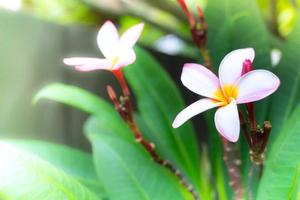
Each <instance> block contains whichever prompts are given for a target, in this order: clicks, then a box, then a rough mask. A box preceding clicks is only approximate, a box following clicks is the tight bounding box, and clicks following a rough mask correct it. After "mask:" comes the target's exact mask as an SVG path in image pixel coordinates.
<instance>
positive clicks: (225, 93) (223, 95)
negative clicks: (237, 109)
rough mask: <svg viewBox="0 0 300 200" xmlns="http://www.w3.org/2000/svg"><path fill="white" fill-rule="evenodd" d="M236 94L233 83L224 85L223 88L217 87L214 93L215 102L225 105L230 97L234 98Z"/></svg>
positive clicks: (236, 90)
mask: <svg viewBox="0 0 300 200" xmlns="http://www.w3.org/2000/svg"><path fill="white" fill-rule="evenodd" d="M237 96H238V88H237V87H236V86H234V85H225V86H223V88H218V90H217V91H216V92H215V94H214V99H215V101H216V102H221V103H222V104H221V106H226V105H227V104H229V103H230V100H231V98H233V99H236V98H237Z"/></svg>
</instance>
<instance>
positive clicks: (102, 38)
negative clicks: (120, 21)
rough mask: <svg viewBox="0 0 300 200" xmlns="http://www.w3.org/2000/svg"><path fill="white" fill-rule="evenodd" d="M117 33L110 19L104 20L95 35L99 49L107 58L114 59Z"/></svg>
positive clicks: (117, 39) (117, 38) (117, 40)
mask: <svg viewBox="0 0 300 200" xmlns="http://www.w3.org/2000/svg"><path fill="white" fill-rule="evenodd" d="M118 42H119V34H118V31H117V29H116V27H115V25H114V24H113V23H112V22H111V21H106V22H105V23H104V24H103V25H102V26H101V28H100V30H99V32H98V35H97V43H98V47H99V49H100V51H101V52H102V54H103V55H104V57H105V58H107V59H114V58H115V57H116V55H117V48H118Z"/></svg>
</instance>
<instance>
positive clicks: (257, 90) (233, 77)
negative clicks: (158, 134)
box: [173, 48, 280, 142]
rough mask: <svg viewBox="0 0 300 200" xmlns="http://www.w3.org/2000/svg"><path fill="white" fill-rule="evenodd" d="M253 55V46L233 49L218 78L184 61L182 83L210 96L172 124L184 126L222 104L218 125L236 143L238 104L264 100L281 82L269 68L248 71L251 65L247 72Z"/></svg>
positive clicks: (187, 109)
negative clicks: (196, 116)
mask: <svg viewBox="0 0 300 200" xmlns="http://www.w3.org/2000/svg"><path fill="white" fill-rule="evenodd" d="M254 55H255V53H254V50H253V49H252V48H247V49H238V50H235V51H232V52H230V53H229V54H227V55H226V56H225V57H224V59H223V60H222V62H221V64H220V68H219V78H218V77H217V76H216V75H215V74H214V73H212V72H211V71H210V70H208V69H207V68H205V67H204V66H202V65H199V64H194V63H187V64H185V65H184V67H183V71H182V75H181V81H182V83H183V85H185V86H186V87H187V88H188V89H189V90H191V91H192V92H195V93H196V94H199V95H201V96H204V97H207V98H203V99H200V100H198V101H196V102H194V103H193V104H191V105H190V106H188V107H187V108H185V109H184V110H182V111H181V112H180V113H179V114H178V115H177V116H176V118H175V120H174V122H173V127H174V128H177V127H179V126H181V125H182V124H183V123H184V122H186V121H187V120H188V119H190V118H192V117H193V116H195V115H197V114H199V113H201V112H204V111H206V110H208V109H211V108H214V107H219V108H218V109H217V111H216V113H215V125H216V128H217V130H218V132H219V133H220V134H221V135H222V136H223V137H225V138H226V139H227V140H229V141H231V142H236V141H237V140H238V138H239V132H240V121H239V114H238V108H237V104H243V103H249V102H253V101H258V100H260V99H263V98H265V97H267V96H269V95H270V94H272V93H273V92H275V91H276V90H277V88H278V87H279V85H280V80H279V79H278V77H277V76H276V75H274V74H273V73H272V72H270V71H267V70H253V71H249V70H251V69H250V68H249V66H248V68H249V69H246V71H247V73H245V69H243V68H244V67H245V63H244V62H245V60H246V62H247V63H248V64H249V62H250V61H251V63H252V61H253V59H254ZM243 63H244V67H243ZM244 73H245V74H244Z"/></svg>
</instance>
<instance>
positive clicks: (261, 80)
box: [236, 70, 280, 103]
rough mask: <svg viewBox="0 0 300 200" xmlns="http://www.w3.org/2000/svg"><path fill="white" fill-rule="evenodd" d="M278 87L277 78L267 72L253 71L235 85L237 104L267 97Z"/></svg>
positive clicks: (278, 81)
mask: <svg viewBox="0 0 300 200" xmlns="http://www.w3.org/2000/svg"><path fill="white" fill-rule="evenodd" d="M279 85H280V80H279V78H278V77H277V76H276V75H275V74H273V73H272V72H270V71H267V70H254V71H251V72H249V73H247V74H245V75H244V76H242V77H241V78H240V80H239V81H238V83H237V88H238V96H237V100H236V101H237V103H248V102H253V101H258V100H260V99H263V98H265V97H266V96H269V95H270V94H272V93H273V92H275V91H276V90H277V88H278V87H279Z"/></svg>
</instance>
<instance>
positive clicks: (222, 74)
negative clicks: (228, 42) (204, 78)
mask: <svg viewBox="0 0 300 200" xmlns="http://www.w3.org/2000/svg"><path fill="white" fill-rule="evenodd" d="M254 56H255V52H254V49H252V48H246V49H237V50H234V51H231V52H230V53H228V54H227V55H226V56H225V57H224V58H223V60H222V62H221V64H220V67H219V79H220V83H221V86H222V85H233V84H234V83H235V82H236V81H237V80H238V79H239V78H240V77H241V74H242V70H243V62H244V61H245V60H246V59H249V60H250V61H251V62H252V61H253V59H254Z"/></svg>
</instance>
